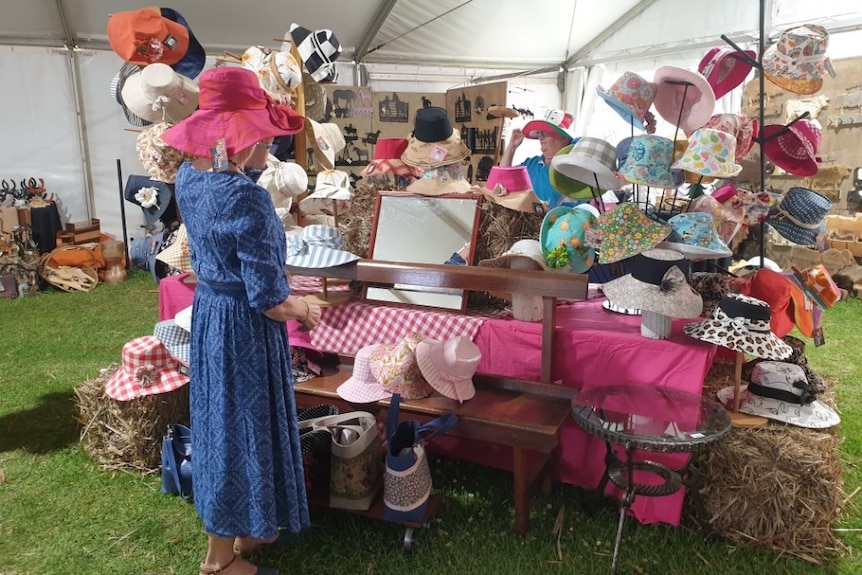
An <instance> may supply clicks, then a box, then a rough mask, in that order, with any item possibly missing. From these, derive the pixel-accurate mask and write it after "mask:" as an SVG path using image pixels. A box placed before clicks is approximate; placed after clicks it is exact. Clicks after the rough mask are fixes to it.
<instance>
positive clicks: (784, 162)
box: [762, 119, 821, 176]
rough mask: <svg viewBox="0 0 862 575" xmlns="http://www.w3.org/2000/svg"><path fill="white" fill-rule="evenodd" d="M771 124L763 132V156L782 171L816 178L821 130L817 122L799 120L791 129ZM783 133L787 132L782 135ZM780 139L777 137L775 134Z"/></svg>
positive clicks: (791, 125) (790, 126)
mask: <svg viewBox="0 0 862 575" xmlns="http://www.w3.org/2000/svg"><path fill="white" fill-rule="evenodd" d="M784 128H785V126H782V125H781V124H769V125H768V126H764V128H763V134H762V135H763V138H764V140H765V142H766V143H765V144H764V145H763V152H764V153H765V154H766V157H767V158H769V159H770V160H772V163H774V164H775V165H776V166H778V167H779V168H781V169H783V170H785V171H786V172H787V173H789V174H793V175H794V176H813V175H815V174H816V173H817V170H818V169H819V168H818V166H817V149H818V148H819V147H820V139H821V130H820V126H819V125H818V124H817V123H816V122H812V121H811V120H804V119H803V120H797V121H796V122H794V123H792V124H790V125H789V126H787V127H786V128H787V129H786V130H784ZM782 130H784V131H783V132H782ZM779 132H780V135H778V136H776V135H775V134H778V133H779Z"/></svg>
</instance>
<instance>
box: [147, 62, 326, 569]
mask: <svg viewBox="0 0 862 575" xmlns="http://www.w3.org/2000/svg"><path fill="white" fill-rule="evenodd" d="M199 89H200V104H199V109H198V110H197V111H196V112H194V113H193V114H192V115H191V116H190V117H189V118H187V119H185V120H183V121H182V122H179V123H178V124H177V125H176V126H174V127H172V128H171V129H169V130H168V131H166V132H165V134H164V135H163V136H162V138H163V139H164V140H165V142H166V143H167V144H168V145H170V146H172V147H174V148H177V149H179V150H182V151H183V152H186V153H189V154H192V155H194V156H196V158H197V159H196V160H194V161H193V162H190V163H186V164H184V165H183V166H182V167H181V168H180V170H179V173H178V175H177V180H176V199H177V205H178V206H179V210H180V214H181V215H182V218H183V221H184V222H185V225H186V228H187V230H188V237H189V248H190V251H191V258H192V267H193V268H194V270H195V272H196V274H197V277H198V284H197V288H196V289H195V296H194V306H193V308H192V310H193V311H192V331H191V348H190V362H191V365H190V368H191V384H190V386H191V387H190V390H191V391H190V393H191V429H192V451H193V453H194V459H193V461H194V465H193V486H194V503H195V509H196V510H197V512H198V514H199V515H200V517H201V520H202V521H203V524H204V528H205V530H206V532H207V535H208V548H207V556H206V559H205V560H204V562H203V563H202V564H201V566H200V573H201V574H202V575H213V574H216V573H218V574H222V575H251V574H253V573H258V574H259V575H264V574H274V573H276V571H274V570H271V569H262V568H257V567H256V566H255V565H253V564H251V563H250V562H248V561H246V560H245V559H242V558H240V557H239V555H241V554H243V553H248V552H250V551H252V550H254V549H257V548H260V547H261V546H262V545H265V544H268V543H272V542H274V541H275V540H276V539H277V538H278V537H279V535H281V534H284V533H289V534H295V533H298V532H300V531H301V530H303V529H305V528H307V527H308V526H309V516H308V503H307V499H306V493H305V482H304V479H303V469H302V454H301V452H300V445H299V431H298V426H297V419H296V405H295V399H294V395H293V381H292V372H291V366H290V350H289V347H288V345H289V344H288V341H287V332H286V329H285V325H284V322H285V321H287V320H290V319H297V320H299V321H301V322H303V323H304V324H305V325H306V327H308V328H313V327H315V326H316V325H317V323H318V322H319V320H320V308H319V307H317V306H315V305H309V304H308V303H307V302H305V301H303V300H301V299H299V298H296V297H290V286H289V285H288V282H287V278H286V276H285V271H284V263H285V257H286V254H285V237H284V227H283V224H282V223H281V220H280V219H279V218H278V216H277V215H276V213H275V208H274V206H273V204H272V200H271V199H270V196H269V193H268V192H267V191H266V190H265V189H263V188H261V187H259V186H257V185H256V184H255V183H254V182H253V181H252V180H251V179H249V178H248V177H247V176H246V175H245V174H244V173H243V168H244V167H245V163H246V161H247V160H248V158H249V157H250V156H251V155H252V153H253V151H254V150H255V148H256V147H259V148H263V147H266V146H267V145H268V144H271V143H272V139H273V138H274V137H275V136H279V135H287V134H294V133H296V132H298V131H300V130H301V129H302V126H303V118H302V117H301V116H299V115H298V114H297V113H296V112H294V111H293V110H291V109H289V108H287V107H284V106H279V105H276V104H274V103H273V102H272V101H270V99H269V98H268V96H267V95H266V93H265V92H264V91H263V90H262V89H261V88H260V85H259V83H258V80H257V78H256V76H255V75H254V74H253V73H252V72H250V71H248V70H245V69H242V68H237V67H230V68H216V69H212V70H208V71H207V72H204V73H203V74H202V75H201V76H200V80H199ZM255 156H256V157H257V156H260V154H255Z"/></svg>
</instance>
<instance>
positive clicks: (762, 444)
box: [693, 362, 846, 563]
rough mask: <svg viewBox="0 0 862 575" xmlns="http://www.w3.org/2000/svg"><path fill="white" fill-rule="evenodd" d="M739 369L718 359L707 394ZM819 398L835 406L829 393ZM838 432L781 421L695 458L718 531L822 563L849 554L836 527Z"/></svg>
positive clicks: (741, 433)
mask: <svg viewBox="0 0 862 575" xmlns="http://www.w3.org/2000/svg"><path fill="white" fill-rule="evenodd" d="M733 372H734V365H733V363H731V362H715V364H713V367H712V369H711V370H710V372H709V375H708V376H707V379H706V381H705V382H704V391H703V393H704V395H706V396H707V397H715V392H716V391H718V390H719V389H721V388H722V387H726V386H728V385H733ZM818 399H819V400H820V401H823V402H824V403H826V404H827V405H830V406H832V407H834V406H835V396H834V394H833V393H831V392H829V391H827V392H826V393H824V394H821V395H819V396H818ZM839 444H840V438H839V437H838V434H837V429H836V428H832V429H828V430H818V429H806V428H802V427H794V426H792V425H786V424H783V423H780V422H776V421H770V423H769V424H768V425H767V426H766V427H764V428H762V429H736V428H734V429H732V430H731V431H730V433H729V434H728V436H727V437H726V438H725V439H723V440H722V441H720V442H718V443H717V444H716V445H715V446H714V447H712V448H711V449H710V450H708V451H706V452H704V453H700V454H697V455H696V456H695V458H694V460H693V465H695V466H696V467H697V468H698V469H699V470H700V473H701V475H702V478H703V487H702V488H701V490H700V493H701V495H702V496H703V499H704V503H705V506H706V512H707V516H708V519H709V522H710V524H711V527H712V528H713V530H714V531H715V532H716V533H717V534H718V535H721V536H723V537H726V538H728V539H731V540H733V541H736V542H738V543H741V544H745V545H757V546H764V547H768V548H770V549H772V550H774V551H777V552H779V553H786V554H790V555H793V556H795V557H798V558H800V559H803V560H805V561H809V562H812V563H822V562H825V561H827V560H828V559H829V558H830V556H834V555H836V554H839V553H841V552H843V551H844V545H843V544H842V543H841V541H840V540H839V539H838V538H837V537H836V534H835V531H834V527H835V524H836V522H837V521H838V518H839V515H840V513H841V509H842V507H843V504H844V501H845V499H846V496H845V494H844V490H843V481H842V476H841V472H842V469H841V464H840V462H839V460H838V446H839Z"/></svg>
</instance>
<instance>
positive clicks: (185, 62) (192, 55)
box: [159, 7, 207, 79]
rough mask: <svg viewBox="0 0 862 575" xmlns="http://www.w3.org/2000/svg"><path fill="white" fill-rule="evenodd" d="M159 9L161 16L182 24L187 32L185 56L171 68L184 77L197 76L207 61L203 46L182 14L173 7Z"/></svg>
mask: <svg viewBox="0 0 862 575" xmlns="http://www.w3.org/2000/svg"><path fill="white" fill-rule="evenodd" d="M159 11H160V12H161V14H162V17H163V18H167V19H168V20H171V21H173V22H176V23H177V24H180V25H182V26H183V27H185V29H186V30H188V33H189V47H188V49H187V50H186V53H185V56H183V57H182V59H181V60H180V61H179V62H177V63H176V64H173V65H172V66H171V68H173V69H174V70H176V72H177V73H178V74H182V75H183V76H185V77H186V78H192V79H194V78H197V77H198V75H199V74H200V73H201V72H202V71H203V69H204V65H205V64H206V61H207V53H206V51H205V50H204V47H203V46H201V43H200V42H198V39H197V38H195V35H194V33H192V29H191V28H190V27H189V23H188V22H186V19H185V18H183V15H182V14H180V13H179V12H177V11H176V10H174V9H173V8H165V7H159Z"/></svg>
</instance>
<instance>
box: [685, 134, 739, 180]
mask: <svg viewBox="0 0 862 575" xmlns="http://www.w3.org/2000/svg"><path fill="white" fill-rule="evenodd" d="M735 159H736V138H734V137H733V136H732V135H730V134H728V133H727V132H722V131H721V130H715V129H713V128H700V129H698V130H695V131H694V133H693V134H692V135H691V138H689V140H688V148H687V149H686V150H685V152H684V153H683V155H682V157H680V159H678V160H677V161H675V162H674V163H673V164H671V166H670V167H671V168H673V169H677V170H686V171H688V172H692V173H694V174H699V175H701V176H707V177H711V178H732V177H733V176H735V175H736V174H738V173H739V172H741V171H742V166H741V165H740V164H737V163H736V162H735V161H734V160H735Z"/></svg>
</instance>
